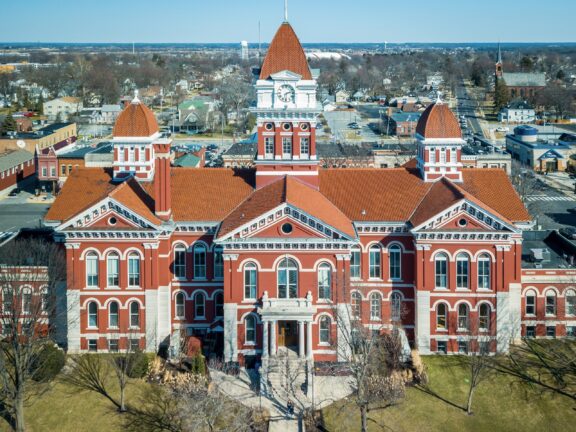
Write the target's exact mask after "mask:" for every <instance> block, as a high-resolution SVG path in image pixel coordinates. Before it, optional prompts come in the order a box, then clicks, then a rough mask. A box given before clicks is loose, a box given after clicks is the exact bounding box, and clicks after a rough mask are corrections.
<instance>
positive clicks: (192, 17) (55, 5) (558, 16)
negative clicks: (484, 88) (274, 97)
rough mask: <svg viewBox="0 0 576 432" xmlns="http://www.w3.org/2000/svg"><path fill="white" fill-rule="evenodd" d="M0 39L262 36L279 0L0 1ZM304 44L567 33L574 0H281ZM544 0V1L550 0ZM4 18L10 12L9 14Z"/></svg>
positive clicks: (269, 32) (563, 38)
mask: <svg viewBox="0 0 576 432" xmlns="http://www.w3.org/2000/svg"><path fill="white" fill-rule="evenodd" d="M2 3H3V4H2V7H1V11H2V16H3V19H2V20H1V21H2V23H1V25H0V41H3V42H77V43H83V42H103V43H109V42H117V43H131V42H136V43H138V42H143V43H144V42H145V43H222V42H239V41H241V40H248V41H250V42H252V43H256V42H258V22H260V23H261V37H262V41H263V42H269V41H270V40H271V39H272V37H273V35H274V33H275V31H276V29H277V27H278V25H279V24H280V23H281V22H282V21H283V19H284V0H92V1H90V0H26V2H25V6H23V4H22V3H20V2H18V1H5V2H4V1H3V2H2ZM288 4H289V6H288V11H289V12H288V14H289V21H290V23H291V24H292V25H293V27H294V28H295V30H296V33H297V34H298V36H299V37H300V39H301V41H302V42H304V43H306V42H308V43H321V42H326V43H346V42H348V43H352V42H378V43H380V42H383V41H387V42H390V43H404V42H496V41H498V40H501V41H503V42H575V41H576V31H575V30H574V27H573V26H572V25H567V22H566V20H565V19H564V18H563V17H574V16H576V1H575V0H553V1H551V2H548V3H546V2H542V1H541V0H507V1H502V0H435V1H430V0H353V1H350V0H289V3H288ZM552 5H553V7H547V6H552ZM9 17H13V18H9Z"/></svg>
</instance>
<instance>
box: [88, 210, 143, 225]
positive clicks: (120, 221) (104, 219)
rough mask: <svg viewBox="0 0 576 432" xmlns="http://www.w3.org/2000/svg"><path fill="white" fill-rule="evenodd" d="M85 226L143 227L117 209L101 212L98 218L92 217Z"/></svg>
mask: <svg viewBox="0 0 576 432" xmlns="http://www.w3.org/2000/svg"><path fill="white" fill-rule="evenodd" d="M84 228H117V229H118V228H141V227H140V226H139V225H138V224H137V223H136V222H134V221H133V220H131V219H129V218H127V217H125V216H124V215H122V214H120V213H119V212H117V211H114V210H112V211H109V212H106V213H101V214H100V215H99V217H98V218H94V219H92V220H91V221H90V222H89V223H88V224H86V225H84Z"/></svg>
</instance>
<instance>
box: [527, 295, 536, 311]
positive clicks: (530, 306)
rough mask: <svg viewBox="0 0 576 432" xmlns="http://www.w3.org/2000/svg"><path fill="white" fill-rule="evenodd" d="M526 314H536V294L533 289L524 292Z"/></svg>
mask: <svg viewBox="0 0 576 432" xmlns="http://www.w3.org/2000/svg"><path fill="white" fill-rule="evenodd" d="M525 301H526V310H525V312H526V315H536V294H535V293H534V291H528V292H527V293H526V300H525Z"/></svg>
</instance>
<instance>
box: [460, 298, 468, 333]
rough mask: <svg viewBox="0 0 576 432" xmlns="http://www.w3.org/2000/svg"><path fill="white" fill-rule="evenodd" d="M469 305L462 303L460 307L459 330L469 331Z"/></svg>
mask: <svg viewBox="0 0 576 432" xmlns="http://www.w3.org/2000/svg"><path fill="white" fill-rule="evenodd" d="M468 316H469V313H468V305H467V304H465V303H460V304H459V305H458V330H468Z"/></svg>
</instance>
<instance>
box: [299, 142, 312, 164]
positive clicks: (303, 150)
mask: <svg viewBox="0 0 576 432" xmlns="http://www.w3.org/2000/svg"><path fill="white" fill-rule="evenodd" d="M308 156H310V138H308V137H302V138H300V157H301V158H304V159H307V158H308Z"/></svg>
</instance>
